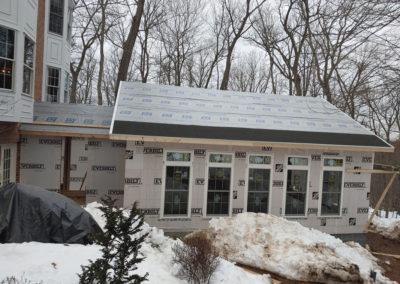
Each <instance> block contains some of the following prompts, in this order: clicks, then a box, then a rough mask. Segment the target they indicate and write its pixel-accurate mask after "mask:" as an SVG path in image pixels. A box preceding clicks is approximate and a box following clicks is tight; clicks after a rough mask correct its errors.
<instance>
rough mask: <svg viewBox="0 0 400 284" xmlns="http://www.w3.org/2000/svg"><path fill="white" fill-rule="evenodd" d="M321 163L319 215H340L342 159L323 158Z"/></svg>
mask: <svg viewBox="0 0 400 284" xmlns="http://www.w3.org/2000/svg"><path fill="white" fill-rule="evenodd" d="M323 163H324V164H323V176H322V198H321V215H325V216H326V215H340V213H341V212H340V210H341V199H342V185H343V167H344V163H343V159H340V158H324V159H323Z"/></svg>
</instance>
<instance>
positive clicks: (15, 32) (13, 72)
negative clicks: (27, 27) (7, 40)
mask: <svg viewBox="0 0 400 284" xmlns="http://www.w3.org/2000/svg"><path fill="white" fill-rule="evenodd" d="M0 27H1V28H3V29H6V30H11V31H13V32H14V46H13V57H14V58H8V57H2V56H0V59H3V60H6V61H11V62H12V73H11V88H10V89H7V88H0V90H2V91H5V92H13V91H14V88H15V84H14V83H15V49H16V47H17V31H16V30H14V29H10V28H9V27H6V26H0Z"/></svg>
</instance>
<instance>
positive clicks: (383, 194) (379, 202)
mask: <svg viewBox="0 0 400 284" xmlns="http://www.w3.org/2000/svg"><path fill="white" fill-rule="evenodd" d="M398 174H399V173H398V172H396V173H393V175H392V178H391V179H390V181H389V183H388V184H387V185H386V188H385V190H384V191H383V192H382V195H381V197H379V200H378V202H377V203H376V205H375V208H374V212H372V214H371V216H369V218H368V222H367V225H366V226H365V231H366V232H367V231H368V227H369V225H370V224H371V222H372V219H373V218H374V215H375V214H376V211H378V209H379V208H380V207H381V204H382V201H383V200H384V199H385V196H386V194H387V193H388V191H389V189H390V187H391V186H392V184H393V183H394V180H395V179H396V176H397V175H398Z"/></svg>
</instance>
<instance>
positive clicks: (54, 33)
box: [47, 0, 66, 37]
mask: <svg viewBox="0 0 400 284" xmlns="http://www.w3.org/2000/svg"><path fill="white" fill-rule="evenodd" d="M61 1H62V22H61V24H62V25H61V34H59V33H57V32H55V31H51V30H50V25H51V23H50V19H51V14H52V12H51V0H50V1H49V6H48V7H49V10H48V17H49V21H48V27H47V30H48V33H49V34H52V35H55V36H59V37H63V36H64V26H65V2H66V0H61ZM57 16H59V15H57Z"/></svg>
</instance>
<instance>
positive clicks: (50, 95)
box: [47, 67, 60, 102]
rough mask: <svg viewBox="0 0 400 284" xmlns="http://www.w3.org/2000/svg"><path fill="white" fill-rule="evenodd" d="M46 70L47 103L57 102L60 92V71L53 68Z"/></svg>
mask: <svg viewBox="0 0 400 284" xmlns="http://www.w3.org/2000/svg"><path fill="white" fill-rule="evenodd" d="M47 70H48V71H47V73H48V77H47V101H48V102H58V98H59V92H60V86H59V81H60V70H59V69H57V68H53V67H48V69H47Z"/></svg>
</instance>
